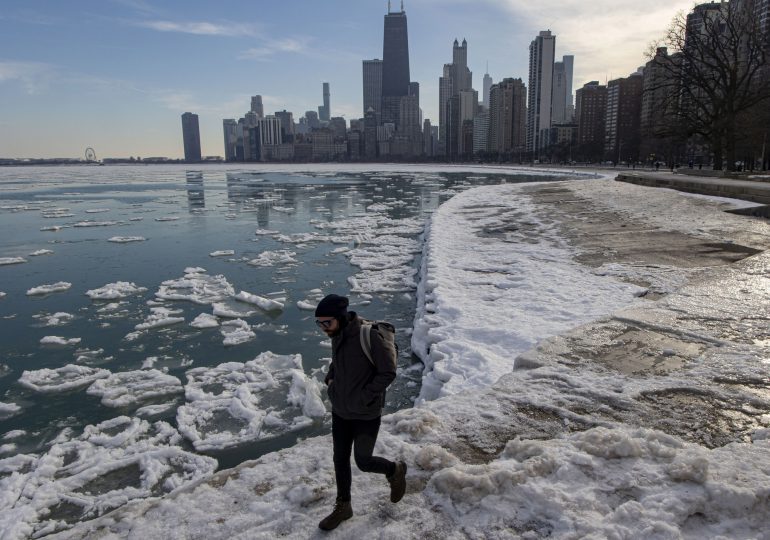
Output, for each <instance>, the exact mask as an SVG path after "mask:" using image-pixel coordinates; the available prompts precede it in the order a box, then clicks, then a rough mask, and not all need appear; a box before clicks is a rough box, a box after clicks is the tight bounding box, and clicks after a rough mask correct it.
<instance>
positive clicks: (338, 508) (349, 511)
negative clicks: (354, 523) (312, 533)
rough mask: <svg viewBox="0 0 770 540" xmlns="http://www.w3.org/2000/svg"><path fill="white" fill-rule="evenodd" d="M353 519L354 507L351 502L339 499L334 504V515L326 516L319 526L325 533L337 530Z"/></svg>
mask: <svg viewBox="0 0 770 540" xmlns="http://www.w3.org/2000/svg"><path fill="white" fill-rule="evenodd" d="M352 517H353V507H352V506H351V505H350V501H341V500H339V499H337V500H336V501H335V503H334V510H332V513H331V514H329V515H328V516H326V517H325V518H323V519H322V520H321V522H320V523H319V524H318V528H319V529H322V530H324V531H331V530H332V529H336V528H337V526H338V525H339V524H340V523H342V522H343V521H345V520H346V519H350V518H352Z"/></svg>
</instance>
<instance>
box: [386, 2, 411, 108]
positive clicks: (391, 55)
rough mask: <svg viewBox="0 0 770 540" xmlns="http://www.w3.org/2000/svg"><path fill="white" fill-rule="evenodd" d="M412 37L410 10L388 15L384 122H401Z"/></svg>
mask: <svg viewBox="0 0 770 540" xmlns="http://www.w3.org/2000/svg"><path fill="white" fill-rule="evenodd" d="M409 83H410V79H409V37H408V33H407V24H406V12H405V11H404V6H403V4H402V5H401V11H399V12H395V13H391V12H390V9H388V14H387V15H385V27H384V32H383V40H382V111H381V112H382V122H383V123H388V122H393V123H396V122H398V116H399V109H400V102H401V98H402V97H404V96H408V95H409Z"/></svg>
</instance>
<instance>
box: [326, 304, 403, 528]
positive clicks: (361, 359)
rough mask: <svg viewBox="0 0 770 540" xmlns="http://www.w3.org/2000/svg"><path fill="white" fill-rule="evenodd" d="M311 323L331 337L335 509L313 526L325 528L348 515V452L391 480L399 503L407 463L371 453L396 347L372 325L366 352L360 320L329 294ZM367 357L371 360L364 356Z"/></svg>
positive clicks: (366, 469)
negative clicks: (368, 350) (368, 353)
mask: <svg viewBox="0 0 770 540" xmlns="http://www.w3.org/2000/svg"><path fill="white" fill-rule="evenodd" d="M315 317H316V321H315V322H316V324H317V325H318V326H319V327H320V328H321V330H323V332H324V333H325V334H326V335H327V336H329V337H330V338H331V339H332V363H331V366H329V373H328V374H327V375H326V379H325V382H326V386H327V392H328V393H329V400H330V401H331V403H332V440H333V441H334V474H335V476H336V479H337V500H336V502H335V505H334V510H333V511H332V513H331V514H329V515H328V516H326V517H325V518H324V519H323V520H321V522H320V523H319V524H318V527H319V528H321V529H323V530H325V531H330V530H332V529H334V528H336V527H337V526H338V525H339V524H340V523H342V522H343V521H344V520H346V519H350V518H351V517H353V508H352V506H351V504H350V487H351V483H352V475H351V470H350V453H351V450H353V456H354V458H355V460H356V465H357V466H358V468H359V469H361V470H362V471H364V472H372V473H378V474H384V475H385V476H386V478H387V480H388V483H389V484H390V500H391V502H394V503H396V502H398V501H400V500H401V498H402V497H403V496H404V491H405V490H406V463H404V462H403V461H399V462H397V463H393V462H392V461H388V460H387V459H385V458H381V457H377V456H373V455H372V453H373V451H374V444H375V442H376V441H377V433H378V432H379V430H380V420H381V416H382V407H383V405H384V404H385V390H386V389H387V387H388V385H390V383H391V382H393V379H395V378H396V350H395V347H394V346H393V344H392V342H389V341H387V340H385V339H383V336H382V334H381V330H379V329H378V328H377V327H375V326H373V327H372V328H371V333H370V342H371V354H370V355H367V354H366V352H365V351H364V345H363V344H362V342H363V339H362V332H361V325H362V322H363V321H362V319H361V318H360V317H359V316H358V315H357V314H356V313H355V312H353V311H350V312H349V311H348V299H347V298H345V297H344V296H338V295H336V294H330V295H328V296H326V297H325V298H324V299H323V300H321V302H320V303H319V304H318V307H317V308H316V310H315ZM369 357H371V360H370V359H369Z"/></svg>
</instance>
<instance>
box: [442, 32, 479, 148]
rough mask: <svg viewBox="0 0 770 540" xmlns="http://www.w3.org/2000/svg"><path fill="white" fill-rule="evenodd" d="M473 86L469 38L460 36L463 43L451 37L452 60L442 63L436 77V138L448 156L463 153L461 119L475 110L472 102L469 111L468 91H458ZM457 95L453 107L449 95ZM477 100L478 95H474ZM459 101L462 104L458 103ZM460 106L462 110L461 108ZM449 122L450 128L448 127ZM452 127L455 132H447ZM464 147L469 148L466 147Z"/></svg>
mask: <svg viewBox="0 0 770 540" xmlns="http://www.w3.org/2000/svg"><path fill="white" fill-rule="evenodd" d="M472 90H473V74H472V73H471V71H470V70H469V69H468V42H467V41H466V40H464V39H463V42H462V45H460V43H459V42H458V41H457V39H455V40H454V43H453V44H452V63H451V64H444V76H443V77H441V78H439V131H440V133H441V140H440V141H439V145H440V153H442V154H445V155H446V156H448V157H449V159H454V158H457V157H458V155H459V154H463V153H466V151H464V150H466V149H465V145H464V143H463V138H462V133H461V131H462V129H463V122H465V121H471V122H472V121H473V116H474V115H475V113H476V110H475V105H474V109H473V112H472V113H471V112H470V107H469V103H468V101H467V100H468V99H469V94H465V98H464V99H461V98H460V94H461V93H463V92H471V91H472ZM453 97H456V98H458V101H457V103H456V109H451V114H453V115H454V116H452V117H451V118H450V116H449V115H450V112H449V111H450V108H451V107H452V104H451V103H450V102H451V99H452V98H453ZM476 99H477V100H478V95H476ZM461 103H462V104H463V106H462V107H461ZM461 108H462V110H460V109H461ZM450 125H451V128H450V127H449V126H450ZM450 129H451V130H454V132H450ZM467 151H470V150H469V149H467Z"/></svg>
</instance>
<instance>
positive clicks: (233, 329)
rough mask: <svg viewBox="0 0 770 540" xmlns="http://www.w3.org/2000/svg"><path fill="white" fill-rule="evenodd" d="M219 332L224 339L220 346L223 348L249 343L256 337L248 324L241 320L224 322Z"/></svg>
mask: <svg viewBox="0 0 770 540" xmlns="http://www.w3.org/2000/svg"><path fill="white" fill-rule="evenodd" d="M219 331H220V332H221V333H222V336H223V337H224V340H223V341H222V344H223V345H224V346H225V347H231V346H233V345H241V344H242V343H246V342H249V341H251V340H252V339H254V338H255V337H257V336H256V334H255V333H254V332H253V331H252V330H251V326H250V325H249V323H247V322H246V321H244V320H243V319H234V320H231V321H225V322H223V323H222V325H221V326H220V329H219Z"/></svg>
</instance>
